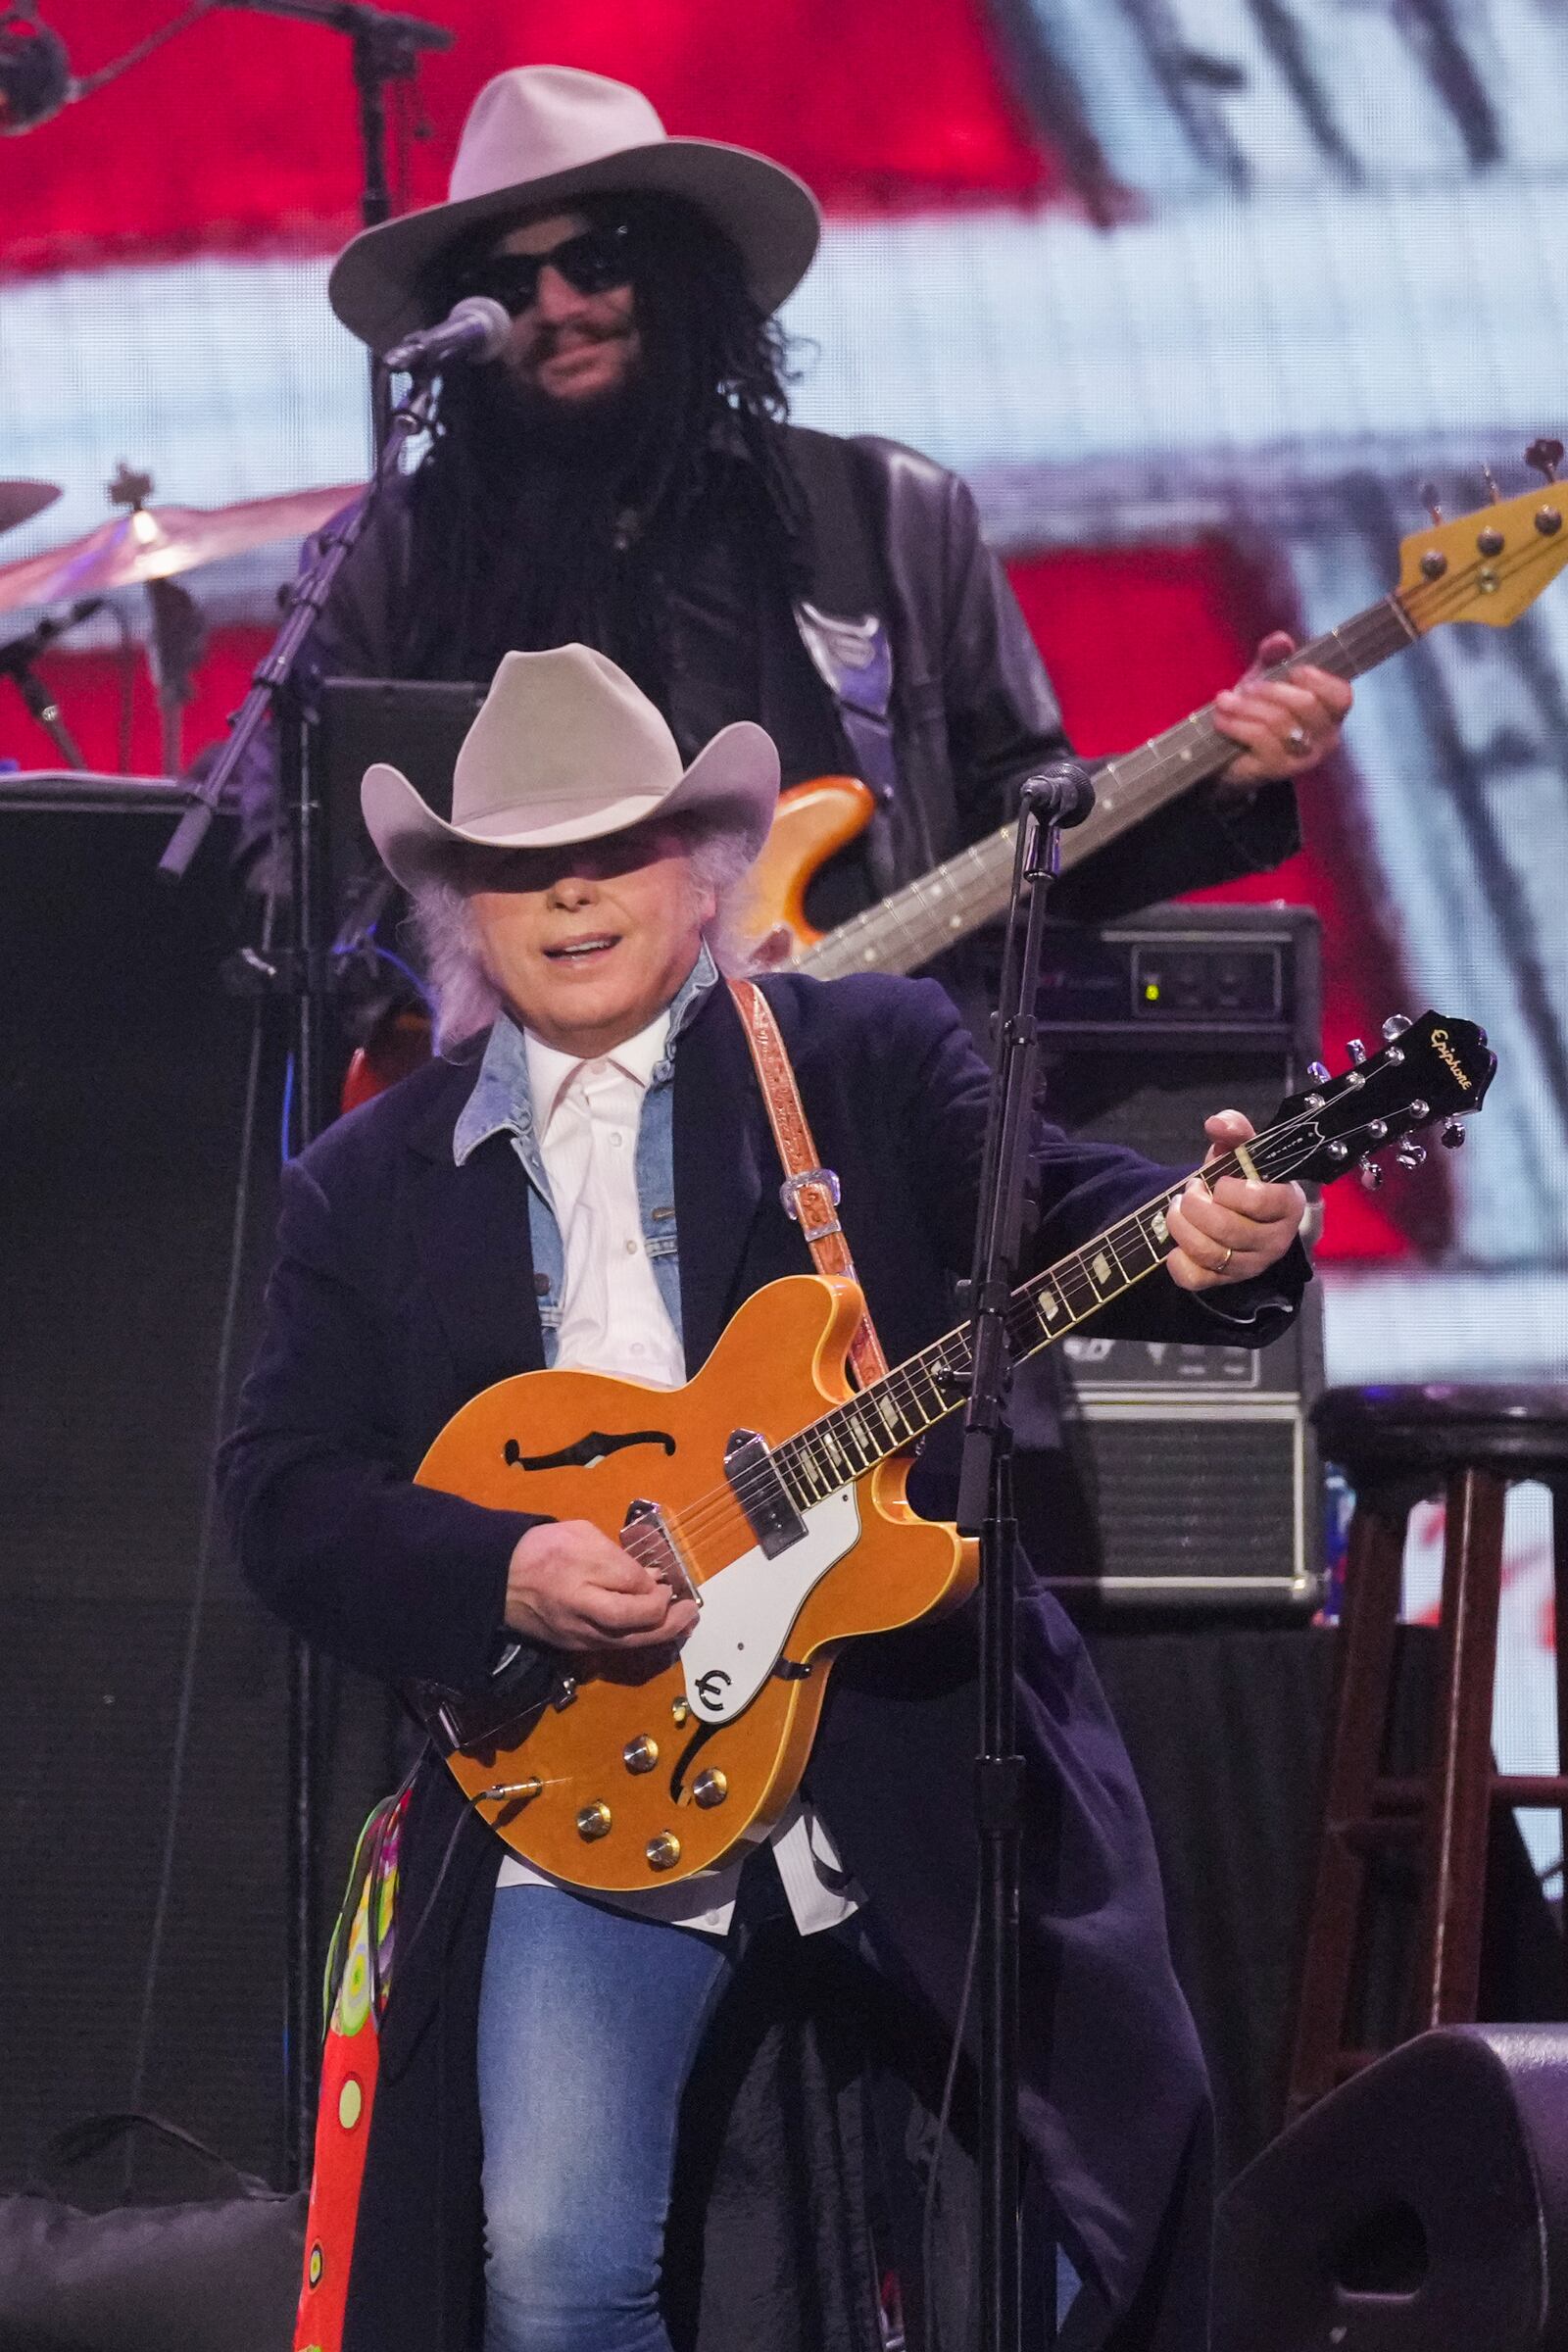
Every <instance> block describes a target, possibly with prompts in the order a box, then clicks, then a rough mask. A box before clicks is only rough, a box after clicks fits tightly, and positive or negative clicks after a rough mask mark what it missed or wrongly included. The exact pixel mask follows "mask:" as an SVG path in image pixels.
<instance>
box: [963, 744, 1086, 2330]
mask: <svg viewBox="0 0 1568 2352" xmlns="http://www.w3.org/2000/svg"><path fill="white" fill-rule="evenodd" d="M1086 789H1087V788H1086V783H1085V780H1084V776H1083V770H1082V769H1081V768H1079V767H1078V766H1077V764H1076V762H1073V761H1063V762H1061V763H1060V764H1059V765H1058V766H1057V767H1055V768H1051V769H1047V770H1046V771H1045V772H1044V773H1043V774H1042V775H1041V776H1039V777H1034V778H1031V779H1030V782H1029V783H1028V784H1027V785H1026V786H1025V787H1024V794H1023V800H1022V804H1021V807H1020V811H1019V818H1018V830H1017V842H1016V849H1015V853H1014V858H1013V874H1012V902H1011V907H1010V910H1009V913H1008V917H1007V931H1006V945H1005V952H1004V956H1003V966H1002V981H1001V987H1000V990H999V995H998V1006H997V1028H996V1059H995V1073H994V1079H993V1086H992V1096H991V1112H990V1117H989V1120H988V1123H987V1128H986V1145H985V1156H984V1160H983V1164H982V1174H981V1182H980V1221H979V1229H978V1233H977V1237H976V1244H975V1256H974V1271H973V1275H972V1278H971V1281H970V1283H969V1286H968V1303H969V1306H970V1310H971V1321H970V1326H969V1360H970V1364H971V1366H972V1370H971V1373H970V1376H969V1397H968V1403H967V1405H966V1407H965V1411H964V1423H963V1430H964V1435H963V1454H962V1463H961V1468H960V1471H959V1483H958V1525H959V1527H960V1528H961V1529H962V1531H963V1532H964V1534H965V1535H978V1536H979V1539H980V1685H981V1701H980V1717H981V1720H980V1752H979V1754H978V1756H977V1757H976V1760H975V1812H976V1819H977V1825H978V1830H979V1841H980V1906H981V1908H980V1937H979V1977H980V2151H979V2152H980V2333H979V2339H978V2341H979V2352H1018V2346H1019V2342H1020V2322H1021V2310H1022V2283H1021V2282H1022V2267H1021V2259H1020V2255H1021V2248H1020V2238H1019V2217H1018V1848H1019V1834H1020V1826H1021V1815H1022V1805H1023V1787H1024V1767H1023V1758H1022V1757H1021V1756H1020V1755H1019V1754H1018V1752H1017V1694H1016V1691H1015V1688H1014V1681H1013V1677H1014V1671H1015V1667H1014V1625H1013V1616H1014V1609H1015V1607H1016V1597H1017V1567H1016V1556H1015V1555H1016V1546H1017V1533H1018V1531H1017V1522H1016V1519H1015V1517H1014V1512H1013V1499H1012V1430H1011V1426H1010V1423H1009V1421H1008V1415H1007V1392H1008V1388H1009V1385H1010V1382H1011V1376H1012V1359H1011V1353H1010V1348H1009V1343H1008V1335H1007V1323H1006V1315H1007V1305H1008V1301H1009V1299H1010V1298H1011V1296H1012V1292H1013V1289H1014V1286H1015V1284H1016V1282H1017V1276H1018V1257H1019V1252H1020V1250H1021V1247H1022V1243H1023V1237H1024V1234H1025V1232H1026V1231H1028V1230H1029V1229H1030V1224H1031V1219H1032V1214H1033V1208H1032V1202H1031V1200H1030V1196H1029V1173H1030V1171H1029V1147H1030V1142H1031V1135H1032V1125H1033V1111H1034V1104H1035V1089H1036V1064H1037V1060H1038V1034H1039V1024H1038V1021H1037V1019H1036V1016H1035V1009H1034V1008H1035V1004H1036V1001H1037V998H1038V996H1039V990H1040V967H1041V961H1042V957H1043V955H1044V950H1045V928H1046V926H1045V916H1046V898H1047V893H1048V891H1049V889H1050V886H1051V883H1052V881H1053V879H1054V876H1055V873H1056V871H1057V867H1058V862H1059V858H1060V835H1059V831H1058V824H1057V819H1058V818H1059V816H1060V815H1062V814H1063V813H1069V821H1071V813H1074V812H1075V813H1076V814H1080V815H1081V814H1082V813H1084V804H1085V796H1086Z"/></svg>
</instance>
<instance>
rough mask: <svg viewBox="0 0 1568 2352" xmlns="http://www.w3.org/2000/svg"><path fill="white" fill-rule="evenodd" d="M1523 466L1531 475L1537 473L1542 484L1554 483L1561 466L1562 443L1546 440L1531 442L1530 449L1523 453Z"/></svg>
mask: <svg viewBox="0 0 1568 2352" xmlns="http://www.w3.org/2000/svg"><path fill="white" fill-rule="evenodd" d="M1525 464H1526V465H1527V466H1529V467H1530V470H1531V472H1532V473H1539V474H1540V476H1541V478H1542V480H1543V481H1544V482H1554V481H1555V480H1556V479H1557V468H1558V466H1560V465H1561V464H1562V443H1561V442H1560V441H1547V440H1541V441H1532V442H1531V444H1530V447H1529V448H1528V449H1527V450H1526V451H1525Z"/></svg>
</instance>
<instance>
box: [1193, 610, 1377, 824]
mask: <svg viewBox="0 0 1568 2352" xmlns="http://www.w3.org/2000/svg"><path fill="white" fill-rule="evenodd" d="M1295 651H1296V640H1295V638H1294V637H1292V636H1290V635H1289V633H1288V632H1287V631H1286V630H1284V629H1273V630H1271V631H1270V633H1269V634H1268V636H1266V637H1265V638H1264V639H1263V640H1262V642H1261V643H1260V645H1259V646H1258V649H1257V653H1256V656H1255V658H1254V660H1253V662H1252V665H1251V667H1250V669H1249V670H1248V671H1247V673H1246V675H1245V676H1244V677H1241V678H1238V680H1237V682H1236V684H1235V685H1234V686H1230V687H1227V688H1226V689H1225V691H1224V692H1223V693H1222V694H1217V695H1216V696H1215V697H1214V726H1215V730H1216V732H1217V733H1219V734H1221V735H1224V736H1227V737H1229V739H1230V741H1231V742H1232V743H1236V744H1240V745H1241V747H1242V756H1241V758H1240V759H1239V760H1232V761H1231V763H1230V765H1229V766H1228V767H1226V768H1223V769H1221V771H1220V774H1219V777H1218V779H1217V789H1218V790H1219V791H1220V792H1221V793H1222V794H1226V793H1232V792H1248V793H1250V792H1251V791H1253V790H1254V789H1255V788H1256V786H1258V785H1259V784H1277V783H1280V782H1282V781H1283V780H1284V779H1285V778H1286V777H1294V776H1304V775H1305V774H1306V773H1307V771H1308V770H1309V769H1310V768H1314V767H1318V766H1320V765H1321V764H1322V762H1323V761H1324V760H1326V759H1327V758H1328V756H1329V754H1330V753H1331V752H1332V751H1334V750H1336V749H1337V748H1338V745H1339V740H1340V729H1341V727H1342V726H1343V725H1344V723H1345V721H1346V719H1347V717H1348V715H1349V710H1350V704H1351V701H1352V699H1353V693H1352V689H1351V687H1350V684H1349V681H1348V679H1346V678H1337V677H1335V676H1334V674H1333V673H1332V671H1330V670H1327V669H1320V668H1319V667H1318V666H1317V664H1316V662H1299V663H1297V664H1296V665H1295V666H1294V667H1292V668H1291V669H1290V670H1289V672H1288V673H1287V674H1286V675H1285V676H1283V677H1272V678H1271V677H1267V676H1265V675H1264V672H1265V671H1266V670H1269V669H1272V668H1276V667H1277V666H1278V665H1279V664H1280V663H1281V662H1289V661H1290V659H1291V656H1292V655H1293V654H1294V653H1295Z"/></svg>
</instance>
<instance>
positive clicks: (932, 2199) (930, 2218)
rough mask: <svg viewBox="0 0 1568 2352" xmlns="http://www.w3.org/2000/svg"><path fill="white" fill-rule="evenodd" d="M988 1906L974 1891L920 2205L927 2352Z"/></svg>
mask: <svg viewBox="0 0 1568 2352" xmlns="http://www.w3.org/2000/svg"><path fill="white" fill-rule="evenodd" d="M984 1904H985V1888H984V1887H983V1886H981V1887H977V1888H976V1889H975V1898H974V1922H973V1925H972V1926H971V1928H970V1930H969V1948H968V1950H967V1952H966V1953H965V1954H964V1960H963V1982H962V1984H961V1985H959V1987H958V2014H957V2016H956V2018H955V2020H954V2024H953V2047H952V2049H951V2050H950V2052H949V2053H948V2071H947V2075H946V2078H945V2079H944V2082H943V2084H942V2104H941V2106H940V2107H939V2108H938V2110H937V2136H936V2145H935V2146H934V2148H933V2149H932V2151H931V2170H930V2173H929V2174H928V2176H927V2178H926V2184H925V2195H924V2197H923V2198H922V2199H921V2204H920V2332H921V2334H922V2336H923V2337H924V2338H925V2352H941V2347H940V2346H939V2345H938V2343H937V2340H936V2335H935V2332H934V2329H933V2320H934V2316H935V2310H936V2305H935V2299H934V2297H933V2295H932V2292H931V2271H932V2264H931V2232H932V2228H933V2226H934V2224H935V2221H936V2211H937V2177H938V2175H939V2174H940V2172H941V2170H942V2151H943V2148H944V2147H945V2146H946V2144H947V2137H948V2125H949V2123H950V2121H951V2119H952V2115H953V2097H954V2092H955V2090H956V2086H957V2081H958V2066H959V2063H960V2061H961V2059H962V2057H963V2029H964V2024H965V2022H966V2020H967V2018H968V2015H969V2001H970V1997H971V1995H972V1994H973V1991H974V1969H975V1961H976V1959H977V1958H978V1956H979V1952H980V1916H981V1912H982V1910H983V1908H984Z"/></svg>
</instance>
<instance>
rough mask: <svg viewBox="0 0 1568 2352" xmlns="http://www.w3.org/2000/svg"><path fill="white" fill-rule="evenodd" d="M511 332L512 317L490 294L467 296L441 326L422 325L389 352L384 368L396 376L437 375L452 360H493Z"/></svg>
mask: <svg viewBox="0 0 1568 2352" xmlns="http://www.w3.org/2000/svg"><path fill="white" fill-rule="evenodd" d="M511 331H512V317H511V314H510V312H508V311H506V310H504V309H503V308H502V306H501V304H500V303H499V302H496V301H494V300H493V299H492V298H491V296H490V295H488V294H467V295H465V297H464V299H463V300H462V302H460V303H459V304H458V306H457V308H456V309H455V310H454V311H453V313H452V315H451V317H450V318H447V319H442V321H441V323H440V325H439V326H421V327H420V328H419V329H418V331H417V333H415V334H412V335H405V336H404V338H403V340H402V342H401V343H394V344H393V346H392V348H391V350H390V351H384V352H383V353H382V354H381V365H382V367H383V368H388V369H389V370H390V371H391V373H392V374H394V375H434V374H435V372H436V370H437V369H438V368H444V367H445V366H446V364H447V362H448V361H449V360H470V361H471V360H493V359H494V358H495V356H496V353H497V352H498V351H499V350H500V349H501V346H502V344H503V343H504V342H505V341H506V339H507V337H508V335H509V334H510V333H511Z"/></svg>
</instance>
